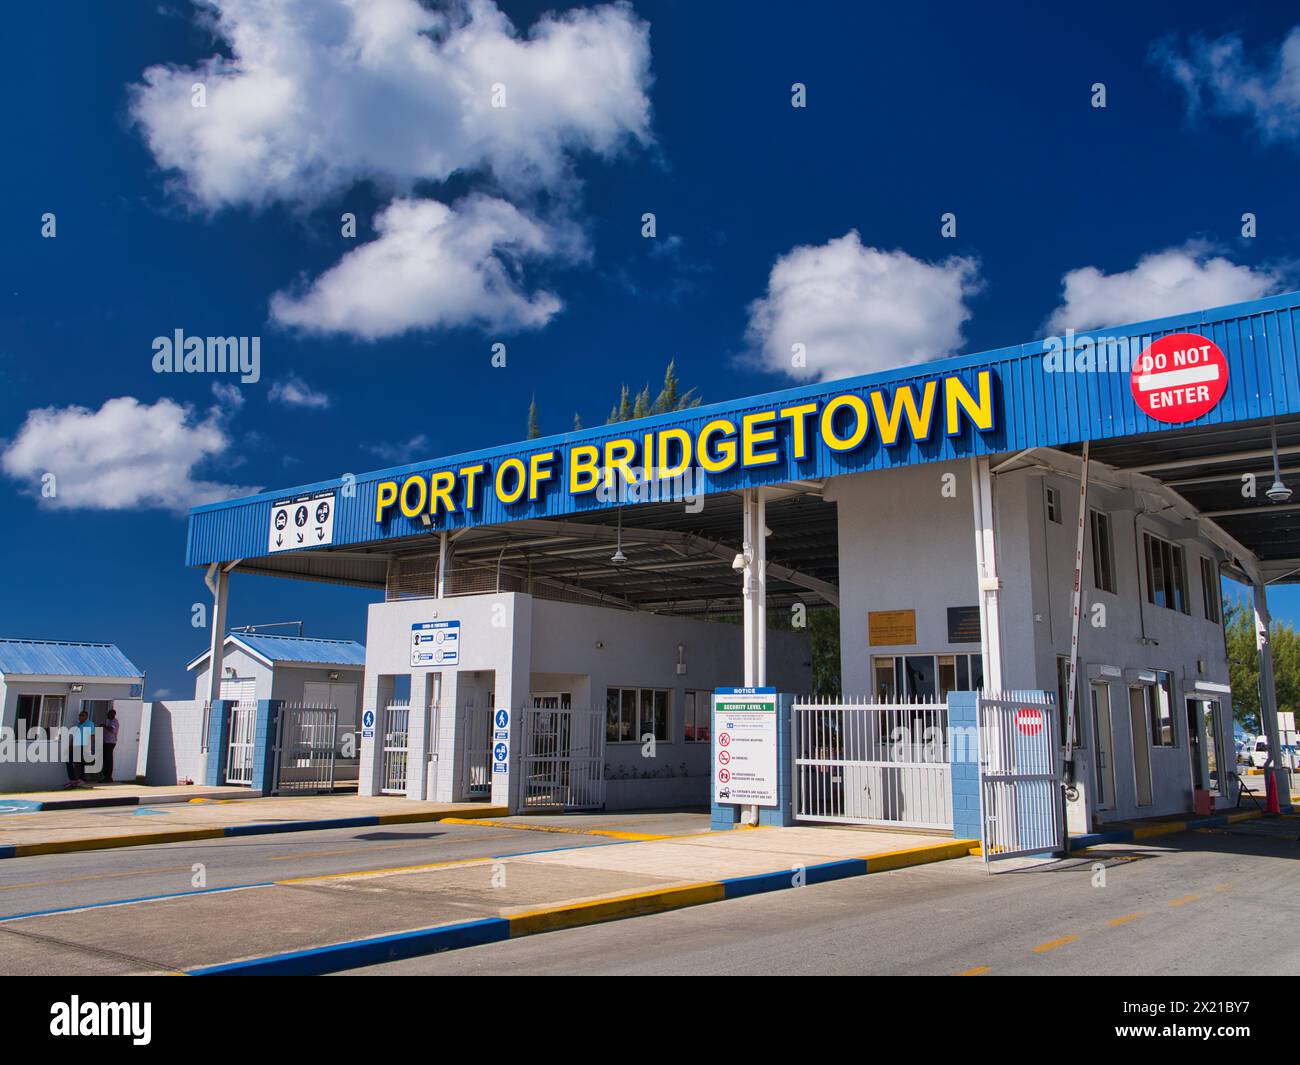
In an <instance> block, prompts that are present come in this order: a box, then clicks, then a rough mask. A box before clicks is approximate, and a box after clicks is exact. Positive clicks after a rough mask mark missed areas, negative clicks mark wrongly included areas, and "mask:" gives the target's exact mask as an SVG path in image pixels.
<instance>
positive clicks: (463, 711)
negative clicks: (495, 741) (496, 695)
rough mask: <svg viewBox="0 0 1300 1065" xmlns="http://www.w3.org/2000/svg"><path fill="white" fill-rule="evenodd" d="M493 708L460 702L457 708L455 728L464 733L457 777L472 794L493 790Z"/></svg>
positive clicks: (488, 792) (478, 796) (479, 795)
mask: <svg viewBox="0 0 1300 1065" xmlns="http://www.w3.org/2000/svg"><path fill="white" fill-rule="evenodd" d="M440 712H441V711H440ZM492 712H493V711H492V707H490V706H463V707H461V708H460V710H458V711H457V713H458V715H459V723H458V730H459V732H460V735H461V736H463V737H464V741H463V743H462V744H461V751H462V755H461V757H462V758H463V759H464V762H463V763H462V766H461V778H460V779H461V782H462V787H463V789H464V792H465V794H466V795H467V796H470V797H471V798H481V797H483V796H485V795H490V794H492Z"/></svg>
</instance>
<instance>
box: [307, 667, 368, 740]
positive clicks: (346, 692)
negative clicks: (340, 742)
mask: <svg viewBox="0 0 1300 1065" xmlns="http://www.w3.org/2000/svg"><path fill="white" fill-rule="evenodd" d="M302 702H303V705H304V706H332V707H334V709H335V710H337V711H338V712H339V714H338V723H339V724H338V731H339V734H340V735H341V734H342V733H344V732H352V731H354V730H355V729H356V727H357V686H356V685H355V684H335V683H331V682H328V681H323V680H308V681H304V682H303V685H302Z"/></svg>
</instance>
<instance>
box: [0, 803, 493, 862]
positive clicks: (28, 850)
mask: <svg viewBox="0 0 1300 1065" xmlns="http://www.w3.org/2000/svg"><path fill="white" fill-rule="evenodd" d="M506 813H508V811H507V810H506V808H505V807H504V806H492V807H488V808H487V809H484V810H483V811H482V814H483V817H485V818H488V817H500V816H502V815H503V814H506ZM476 820H478V819H477V818H475V817H473V816H469V817H466V816H465V815H463V814H462V815H461V816H459V817H455V818H452V817H448V816H447V815H446V814H445V813H440V812H429V813H409V814H368V815H366V816H364V817H332V818H322V819H320V820H315V821H268V822H262V823H255V824H249V825H223V826H220V827H216V828H177V829H167V830H164V831H161V832H140V833H136V834H133V835H129V836H94V837H90V838H84V839H60V840H50V841H49V842H46V843H5V844H0V859H4V858H28V857H31V856H33V855H37V854H69V853H72V852H74V851H97V850H116V849H118V848H120V847H152V846H156V845H157V844H159V843H192V842H194V841H196V840H208V839H225V838H227V837H232V836H270V835H276V834H278V833H282V832H318V831H320V830H321V829H329V828H372V827H374V826H376V825H411V824H419V823H422V822H431V821H453V822H456V821H466V822H472V821H476Z"/></svg>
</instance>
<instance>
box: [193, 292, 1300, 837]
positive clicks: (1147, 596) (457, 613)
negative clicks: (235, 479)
mask: <svg viewBox="0 0 1300 1065" xmlns="http://www.w3.org/2000/svg"><path fill="white" fill-rule="evenodd" d="M1297 312H1300V296H1297V295H1296V294H1289V295H1285V296H1278V297H1272V298H1269V299H1265V300H1258V301H1253V302H1250V303H1245V304H1240V305H1236V306H1232V307H1223V308H1212V309H1206V310H1200V309H1196V310H1189V311H1188V312H1187V313H1186V314H1181V315H1176V316H1172V317H1170V318H1165V319H1161V320H1159V321H1152V322H1144V323H1137V324H1133V325H1126V326H1118V327H1115V328H1111V329H1104V330H1094V331H1091V332H1088V333H1079V334H1075V333H1069V334H1067V335H1065V336H1063V337H1048V338H1044V339H1040V340H1036V341H1032V342H1029V343H1023V344H1016V345H1012V346H1010V347H1006V348H1001V349H998V350H996V351H992V352H987V353H982V354H977V355H969V356H961V357H957V358H949V359H939V360H935V361H933V362H929V363H921V364H918V365H912V366H907V367H904V368H901V369H898V370H891V371H887V372H883V373H877V374H871V375H867V376H863V377H856V378H850V379H846V380H841V381H831V382H821V383H818V384H813V385H807V386H802V387H799V388H793V389H788V390H784V391H780V392H774V393H769V394H766V395H761V396H754V397H748V398H744V399H739V400H734V401H728V402H724V403H715V404H712V405H709V406H705V407H699V408H693V409H691V410H686V411H679V412H673V413H668V414H662V415H657V416H654V417H650V418H646V419H640V420H637V421H634V422H630V423H623V424H615V425H606V426H598V427H595V428H592V429H588V430H581V431H578V432H574V433H570V434H565V435H560V436H551V437H544V438H541V439H538V440H532V441H528V442H526V443H512V444H507V445H503V446H498V447H487V448H483V449H480V450H467V451H463V452H461V453H459V454H455V455H451V456H447V457H443V458H437V459H431V460H428V461H421V462H416V463H411V464H409V465H406V466H401V467H396V468H392V469H386V470H379V471H375V472H372V473H367V474H363V475H359V476H357V477H355V478H352V477H350V476H349V477H348V478H340V479H334V480H329V481H322V482H318V483H315V484H309V485H303V486H299V487H295V488H290V489H283V490H280V491H276V492H269V493H263V494H261V495H257V496H252V497H248V498H246V499H237V500H227V501H223V502H221V503H216V504H212V505H209V506H204V507H199V508H195V510H194V511H193V512H192V514H191V517H190V530H189V544H188V554H187V558H188V560H189V562H190V564H191V565H195V566H202V567H205V568H206V570H207V574H208V579H209V581H210V583H211V587H212V589H213V594H214V603H215V610H214V626H215V627H214V632H217V633H220V632H223V631H224V624H225V621H224V618H225V611H226V607H227V596H228V594H229V586H230V578H231V576H232V575H233V574H235V573H239V574H249V575H259V576H274V577H280V578H290V579H301V580H317V581H328V582H335V583H344V584H351V585H356V586H361V587H366V588H369V589H371V590H372V591H373V593H374V595H375V600H376V601H375V602H374V603H373V604H372V605H371V606H370V608H369V611H368V617H367V639H366V655H365V672H364V681H363V685H362V690H361V697H360V704H361V709H362V710H363V712H364V711H372V712H373V713H374V715H375V719H376V727H375V729H374V735H373V736H372V737H369V740H368V741H367V739H366V738H364V737H363V742H362V750H361V757H360V767H359V776H360V788H361V791H362V792H363V793H371V792H375V793H379V792H386V793H390V794H404V795H406V796H408V797H411V798H433V799H438V800H441V801H448V802H454V801H460V800H463V799H469V798H483V797H488V798H490V799H491V801H492V802H493V803H497V804H499V805H503V806H507V807H509V808H510V809H512V810H523V809H527V808H530V807H531V806H539V807H543V808H547V809H556V808H563V809H571V808H589V807H591V806H594V805H595V804H596V803H597V802H603V803H604V806H605V808H607V809H610V808H647V807H648V806H655V805H663V804H678V805H681V804H688V805H689V804H696V805H703V804H704V803H707V802H709V801H711V792H712V785H713V783H714V779H715V778H716V776H717V767H716V765H715V763H714V762H713V761H712V749H713V746H714V745H713V743H712V736H711V734H710V730H711V727H712V726H711V722H710V718H709V713H708V710H707V708H708V707H710V706H711V705H712V693H713V692H714V691H715V690H717V689H720V688H727V687H734V686H736V685H737V684H743V685H745V686H748V687H762V686H771V687H774V688H776V689H777V690H778V691H779V692H782V693H793V694H795V695H799V696H802V697H803V701H802V702H801V703H800V704H799V706H800V707H801V709H799V710H797V711H796V710H793V709H792V713H793V714H794V715H795V717H796V718H797V719H798V720H800V721H802V722H804V723H805V724H806V725H807V729H808V731H807V733H806V736H805V734H804V733H799V736H800V737H801V738H800V740H799V743H800V746H799V752H798V758H799V759H800V760H801V764H800V765H799V766H798V767H796V766H794V765H791V772H792V774H793V772H794V769H795V768H798V769H799V771H800V772H802V773H803V774H804V777H805V778H806V780H807V782H808V785H809V787H810V788H812V786H813V784H814V783H815V784H817V785H818V786H821V785H826V789H825V790H824V791H823V792H822V794H821V796H820V798H818V799H817V800H816V802H813V798H814V797H813V796H812V795H811V794H810V796H809V800H808V801H809V802H810V803H812V805H811V806H808V807H806V809H805V812H809V811H811V812H812V813H813V815H817V816H844V815H849V816H857V817H862V818H865V819H868V820H889V819H890V818H893V817H896V816H898V815H899V811H900V810H906V811H908V817H907V819H908V820H909V821H912V822H913V823H915V824H917V825H922V824H924V825H935V824H938V823H939V822H940V821H942V812H943V803H942V791H941V789H942V788H943V787H945V786H948V787H950V788H955V778H954V777H953V776H952V775H951V774H949V775H947V776H946V777H945V775H944V773H943V772H942V771H940V770H936V769H935V768H934V766H935V765H936V764H949V763H944V762H942V761H939V762H938V763H936V762H935V761H934V757H933V752H929V751H927V749H926V747H925V745H924V744H923V743H922V744H919V745H918V744H904V745H903V746H902V748H901V749H898V750H895V749H894V747H893V746H892V745H887V744H883V743H882V742H881V739H880V737H881V735H882V730H884V732H885V733H887V732H888V731H889V730H890V729H891V728H893V727H896V725H897V722H894V721H891V720H890V715H895V716H901V717H904V718H905V719H906V723H907V724H908V725H909V726H911V725H913V724H916V723H919V724H920V725H921V726H922V731H924V727H925V725H926V717H927V715H928V716H929V717H930V718H933V719H934V722H938V721H939V719H940V718H941V717H942V716H943V715H945V714H948V715H950V714H951V707H950V698H949V697H950V696H951V695H952V694H953V693H959V692H962V691H983V692H985V693H988V694H990V695H997V694H998V693H1004V692H1011V693H1018V692H1027V691H1032V692H1047V693H1049V694H1051V695H1052V696H1053V697H1054V698H1053V701H1052V708H1053V711H1052V712H1053V713H1054V714H1055V715H1056V716H1055V718H1054V721H1053V728H1054V730H1055V734H1056V736H1057V737H1058V738H1059V739H1058V742H1057V747H1058V750H1059V752H1060V757H1061V760H1062V764H1063V765H1064V766H1065V772H1066V775H1067V777H1068V779H1069V783H1070V785H1071V787H1070V794H1071V795H1072V796H1073V798H1071V799H1070V802H1069V807H1068V809H1067V819H1068V824H1069V828H1070V831H1072V832H1086V831H1089V830H1090V829H1091V828H1093V827H1095V826H1097V825H1099V824H1103V823H1105V822H1107V821H1111V820H1123V819H1128V818H1135V817H1147V816H1160V815H1162V814H1176V813H1181V812H1185V811H1188V810H1191V809H1192V808H1193V805H1194V803H1196V802H1205V801H1209V802H1210V803H1211V804H1212V805H1214V806H1215V807H1217V808H1227V807H1230V806H1232V805H1233V804H1234V803H1235V801H1236V784H1237V781H1236V777H1235V766H1234V765H1233V764H1232V760H1231V758H1230V757H1228V756H1227V755H1228V752H1230V751H1231V749H1232V748H1231V740H1230V722H1231V718H1232V692H1231V688H1230V685H1229V672H1228V663H1227V660H1226V652H1225V648H1224V640H1223V632H1222V624H1223V617H1222V607H1223V601H1222V593H1223V590H1224V589H1225V588H1226V589H1228V591H1229V594H1234V592H1233V589H1236V594H1242V595H1245V596H1246V597H1248V599H1249V602H1250V604H1251V609H1252V611H1253V613H1254V616H1255V619H1256V625H1257V630H1258V640H1257V650H1258V655H1259V662H1260V676H1261V685H1260V687H1261V694H1262V701H1263V704H1264V707H1265V709H1264V715H1263V717H1264V722H1265V725H1266V727H1267V728H1268V729H1270V730H1273V731H1274V732H1275V731H1276V717H1277V715H1276V700H1275V693H1274V685H1273V680H1272V665H1271V651H1270V648H1269V641H1268V594H1267V593H1268V588H1269V587H1270V585H1271V584H1273V583H1277V582H1289V581H1294V580H1296V579H1297V576H1298V575H1300V529H1298V528H1297V518H1296V515H1297V512H1300V505H1298V504H1295V503H1292V502H1290V488H1289V486H1288V484H1287V481H1288V479H1289V478H1291V477H1292V476H1293V473H1292V471H1291V470H1290V469H1289V468H1284V466H1283V460H1284V459H1286V458H1287V457H1288V456H1290V455H1293V454H1295V453H1297V452H1300V358H1298V357H1297V349H1296V339H1295V337H1296V326H1297ZM866 342H868V341H865V340H864V343H866ZM295 532H296V533H301V540H302V543H303V545H304V546H301V547H299V546H297V541H298V536H297V535H289V536H286V533H295ZM828 618H829V619H830V620H829V622H827V621H826V619H828ZM819 619H820V620H819ZM818 624H820V625H821V628H820V629H818V628H817V625H818ZM814 630H816V631H818V632H819V638H818V650H817V653H816V654H814V649H813V641H812V639H810V633H811V632H813V631H814ZM453 633H454V638H453ZM439 637H441V638H439ZM835 638H838V644H839V653H838V661H835V660H834V659H835V657H836V656H835V655H834V653H833V650H832V651H830V652H827V651H826V650H825V648H826V645H827V643H828V642H830V643H831V644H833V642H834V639H835ZM213 644H214V647H213V652H212V656H213V658H214V660H216V661H217V663H218V666H219V665H220V653H221V646H220V641H219V640H215V639H214V641H213ZM814 660H815V661H816V667H817V674H816V676H817V680H816V682H814ZM828 662H830V663H831V664H830V665H827V663H828ZM219 674H220V669H216V670H214V671H212V674H211V675H212V676H218V675H219ZM213 683H215V682H211V681H210V684H209V687H210V692H209V697H210V698H211V699H214V700H215V699H217V698H218V697H219V692H218V691H217V690H216V689H215V688H214V687H212V685H213ZM814 690H816V692H817V697H818V698H817V699H812V698H809V696H810V695H811V693H813V692H814ZM818 699H821V700H824V701H823V702H820V703H819V702H818ZM819 706H820V709H819ZM792 707H793V704H792ZM500 710H505V711H506V712H507V724H506V725H505V726H504V727H502V726H499V725H498V724H497V723H496V715H497V712H498V711H500ZM534 711H539V712H540V713H534ZM932 723H933V722H932ZM949 723H950V722H949ZM602 726H603V728H602ZM1270 741H1271V743H1272V744H1273V747H1274V749H1277V747H1278V739H1277V737H1276V736H1275V735H1270ZM793 746H794V743H793V741H792V743H791V747H792V749H793ZM941 753H942V752H941ZM598 762H599V764H600V774H599V779H596V777H595V765H596V764H597V763H598ZM954 764H955V763H954ZM1281 783H1283V784H1285V782H1284V781H1283V782H1281ZM890 789H894V790H892V791H891V790H890ZM900 789H901V790H900ZM602 792H603V796H602ZM1288 799H1289V794H1288V793H1287V792H1286V790H1285V789H1283V794H1282V801H1283V803H1286V802H1287V800H1288ZM818 804H820V805H818ZM927 804H928V807H927ZM912 814H915V817H912V816H911V815H912ZM954 830H955V829H954Z"/></svg>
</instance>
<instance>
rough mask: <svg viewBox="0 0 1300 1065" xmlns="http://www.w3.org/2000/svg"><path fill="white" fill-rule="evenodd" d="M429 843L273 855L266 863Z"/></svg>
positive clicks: (411, 842) (416, 842)
mask: <svg viewBox="0 0 1300 1065" xmlns="http://www.w3.org/2000/svg"><path fill="white" fill-rule="evenodd" d="M428 843H429V841H428V840H427V839H413V840H403V841H401V842H398V843H372V844H370V845H369V846H361V847H349V848H347V849H345V850H336V851H300V852H299V853H298V854H273V855H271V857H270V858H268V859H267V860H268V861H272V862H287V861H292V860H293V859H294V858H333V857H336V856H338V855H340V854H361V853H364V852H366V851H385V850H392V849H393V848H394V847H420V846H426V845H427V844H428Z"/></svg>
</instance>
